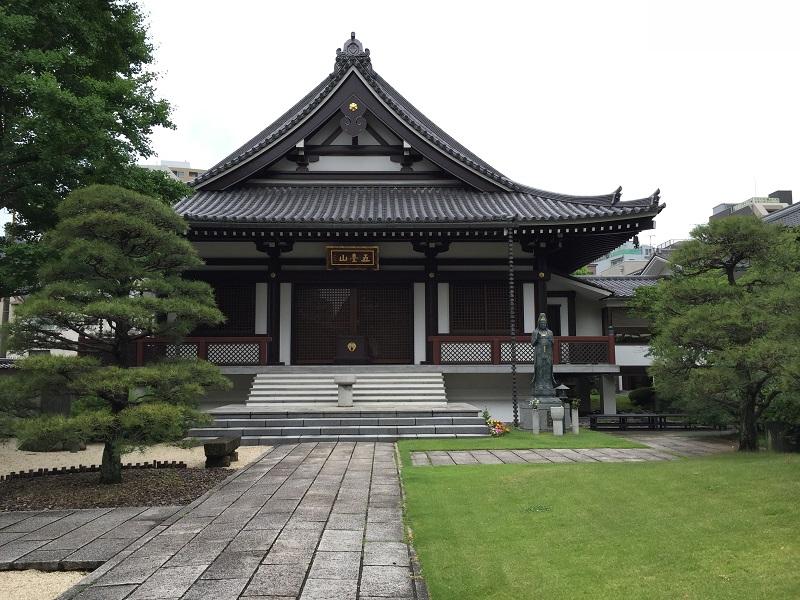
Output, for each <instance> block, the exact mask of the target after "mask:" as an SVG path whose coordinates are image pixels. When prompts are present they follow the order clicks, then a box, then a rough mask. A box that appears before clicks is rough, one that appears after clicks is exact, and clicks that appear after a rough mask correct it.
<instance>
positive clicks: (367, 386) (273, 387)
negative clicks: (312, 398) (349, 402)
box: [250, 381, 442, 392]
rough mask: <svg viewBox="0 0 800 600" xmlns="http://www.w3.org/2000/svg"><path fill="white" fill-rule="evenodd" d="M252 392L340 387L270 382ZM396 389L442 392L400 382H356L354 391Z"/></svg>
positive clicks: (433, 387)
mask: <svg viewBox="0 0 800 600" xmlns="http://www.w3.org/2000/svg"><path fill="white" fill-rule="evenodd" d="M250 389H251V390H253V391H255V390H268V391H284V390H286V391H291V390H322V391H325V392H327V391H331V390H332V391H334V392H336V391H337V390H338V389H339V387H338V386H337V385H336V384H334V383H302V382H298V381H293V382H288V381H287V382H274V381H270V382H268V383H254V384H253V386H252V387H251V388H250ZM395 389H404V390H422V391H426V390H441V389H442V385H441V384H440V383H419V382H416V381H415V382H414V383H399V382H381V383H372V382H369V383H362V382H356V384H355V385H354V386H353V391H363V390H395Z"/></svg>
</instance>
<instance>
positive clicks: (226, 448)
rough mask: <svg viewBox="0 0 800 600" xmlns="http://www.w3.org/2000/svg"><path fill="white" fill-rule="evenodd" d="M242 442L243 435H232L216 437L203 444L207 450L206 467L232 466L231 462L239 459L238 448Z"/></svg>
mask: <svg viewBox="0 0 800 600" xmlns="http://www.w3.org/2000/svg"><path fill="white" fill-rule="evenodd" d="M241 443H242V436H240V435H232V436H225V437H218V438H214V439H213V440H208V441H207V442H205V443H204V444H203V449H204V450H205V452H206V469H211V468H213V467H230V466H231V462H236V461H237V460H239V453H238V452H237V451H236V449H237V448H238V447H239V446H240V445H241Z"/></svg>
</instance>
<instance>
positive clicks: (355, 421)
mask: <svg viewBox="0 0 800 600" xmlns="http://www.w3.org/2000/svg"><path fill="white" fill-rule="evenodd" d="M359 425H363V426H371V427H372V426H378V425H484V421H483V419H482V418H481V417H451V416H446V417H380V418H378V417H376V418H369V417H341V416H339V417H330V418H325V417H315V418H311V419H299V418H292V417H288V418H274V419H215V420H214V423H213V424H212V425H211V426H210V427H214V428H226V427H323V426H324V427H341V426H346V427H352V426H359Z"/></svg>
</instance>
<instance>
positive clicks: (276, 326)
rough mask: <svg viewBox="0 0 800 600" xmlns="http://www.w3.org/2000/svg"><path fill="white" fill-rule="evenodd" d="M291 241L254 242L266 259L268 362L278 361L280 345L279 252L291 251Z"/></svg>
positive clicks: (276, 362)
mask: <svg viewBox="0 0 800 600" xmlns="http://www.w3.org/2000/svg"><path fill="white" fill-rule="evenodd" d="M293 247H294V243H293V242H256V248H257V249H258V250H259V251H260V252H265V253H266V254H267V256H268V257H269V258H268V259H267V335H269V336H270V338H272V341H270V343H269V349H268V351H267V360H268V362H269V363H270V364H278V363H280V347H281V289H280V283H281V276H280V275H281V260H280V257H281V254H282V253H284V252H291V251H292V248H293Z"/></svg>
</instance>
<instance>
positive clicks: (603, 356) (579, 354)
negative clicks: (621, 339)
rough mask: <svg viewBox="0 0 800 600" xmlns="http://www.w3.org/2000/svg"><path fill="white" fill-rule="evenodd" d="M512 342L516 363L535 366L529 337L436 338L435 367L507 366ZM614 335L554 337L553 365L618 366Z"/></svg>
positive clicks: (468, 336)
mask: <svg viewBox="0 0 800 600" xmlns="http://www.w3.org/2000/svg"><path fill="white" fill-rule="evenodd" d="M512 339H516V342H517V343H516V362H517V363H518V364H531V363H533V344H532V343H531V337H530V336H529V335H525V336H522V335H518V336H516V338H512V337H511V336H506V335H434V336H431V337H429V338H428V341H430V342H431V343H432V345H433V364H435V365H506V364H510V363H511V359H512V344H511V341H512ZM615 361H616V357H615V352H614V336H613V335H601V336H583V335H577V336H556V337H555V338H553V364H561V365H568V364H570V365H592V364H612V365H613V364H614V363H615Z"/></svg>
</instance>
